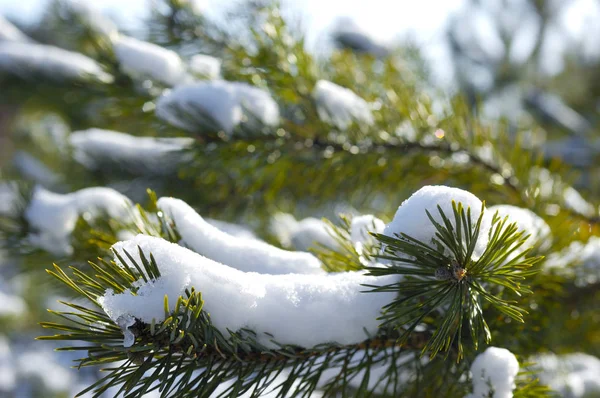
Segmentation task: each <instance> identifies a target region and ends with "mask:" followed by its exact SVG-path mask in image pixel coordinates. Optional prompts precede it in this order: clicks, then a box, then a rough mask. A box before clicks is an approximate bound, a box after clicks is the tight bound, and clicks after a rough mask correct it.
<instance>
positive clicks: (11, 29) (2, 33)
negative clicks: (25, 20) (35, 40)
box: [0, 15, 31, 42]
mask: <svg viewBox="0 0 600 398" xmlns="http://www.w3.org/2000/svg"><path fill="white" fill-rule="evenodd" d="M30 40H31V39H30V38H29V37H27V35H25V33H23V32H21V31H20V30H19V28H17V27H16V26H15V25H13V24H12V23H11V22H10V21H8V20H7V19H6V18H4V17H3V16H2V15H0V42H3V41H24V42H27V41H30Z"/></svg>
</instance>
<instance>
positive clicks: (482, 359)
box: [467, 347, 519, 398]
mask: <svg viewBox="0 0 600 398" xmlns="http://www.w3.org/2000/svg"><path fill="white" fill-rule="evenodd" d="M517 373H519V362H518V361H517V358H515V356H514V355H513V353H512V352H510V351H508V350H507V349H506V348H498V347H488V348H487V349H486V350H485V351H484V352H483V353H481V354H479V355H477V357H476V358H475V361H473V364H472V365H471V374H472V376H473V393H472V394H469V395H467V398H484V397H493V398H512V396H513V393H512V391H513V390H514V389H515V387H516V386H515V377H516V376H517Z"/></svg>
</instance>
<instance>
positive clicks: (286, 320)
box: [99, 235, 396, 347]
mask: <svg viewBox="0 0 600 398" xmlns="http://www.w3.org/2000/svg"><path fill="white" fill-rule="evenodd" d="M138 247H139V248H140V249H141V250H142V252H143V253H144V254H145V256H146V257H149V255H150V253H152V255H153V257H154V259H155V260H156V263H157V265H158V268H159V270H160V273H161V276H160V278H158V279H157V280H156V281H152V282H148V283H146V284H141V285H140V287H139V290H138V292H137V295H136V296H134V295H132V294H131V293H130V292H129V291H126V292H124V293H122V294H114V293H113V292H112V291H110V290H108V291H107V292H106V294H105V295H104V296H103V297H101V298H100V299H99V302H100V304H101V305H102V307H103V308H104V311H106V313H107V314H108V315H109V316H110V317H111V319H113V320H116V319H119V317H126V316H133V317H135V318H137V319H140V320H141V321H143V322H147V323H150V322H151V321H152V319H155V320H157V321H161V320H163V319H164V316H165V314H164V309H163V301H164V297H165V295H167V296H168V297H169V299H170V300H169V302H170V303H174V302H175V301H176V298H177V297H178V296H180V295H182V294H184V291H185V289H186V288H188V289H189V288H191V287H194V288H196V289H197V290H198V291H200V292H202V299H203V300H204V310H205V311H207V312H208V313H210V315H211V320H212V323H213V325H214V326H215V327H217V328H218V329H219V330H220V331H222V332H223V333H224V334H225V336H227V330H233V331H237V330H240V329H242V328H248V329H251V330H253V331H256V333H257V336H258V337H257V338H258V340H259V342H261V343H263V344H265V345H268V346H270V347H274V344H272V343H270V340H271V339H273V340H275V341H277V342H279V343H282V344H295V345H299V346H302V347H313V346H315V345H317V344H323V343H331V342H337V343H339V344H355V343H358V342H361V341H364V340H365V339H366V338H367V334H370V335H374V334H375V333H376V332H377V328H378V324H379V322H378V321H377V317H378V316H380V311H381V308H382V307H383V306H384V305H386V304H388V303H390V302H391V301H392V300H393V299H394V298H395V294H394V293H364V291H365V290H368V289H367V288H365V287H364V286H361V285H362V284H371V285H379V284H389V283H393V282H395V281H396V277H395V276H390V277H373V276H366V275H365V274H364V273H360V272H346V273H337V274H325V273H323V274H317V275H299V274H287V275H264V274H259V273H256V272H242V271H239V270H236V269H234V268H231V267H229V266H227V265H224V264H220V263H218V262H215V261H213V260H210V259H208V258H206V257H203V256H201V255H199V254H198V253H194V252H192V251H191V250H188V249H186V248H184V247H181V246H179V245H177V244H174V243H169V242H167V241H165V240H163V239H160V238H154V237H150V236H145V235H138V236H137V237H136V238H135V239H132V240H129V241H126V242H119V243H117V244H115V245H114V246H113V249H114V250H115V251H117V252H119V253H123V251H127V252H128V253H129V254H131V255H132V256H133V257H134V258H135V259H136V260H138V261H139V253H138ZM222 250H223V251H226V249H225V248H222ZM280 265H283V264H280ZM138 283H139V282H138ZM365 332H366V333H365ZM264 333H269V334H272V335H273V337H272V338H271V337H269V336H268V335H266V334H264Z"/></svg>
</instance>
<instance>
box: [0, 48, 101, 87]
mask: <svg viewBox="0 0 600 398" xmlns="http://www.w3.org/2000/svg"><path fill="white" fill-rule="evenodd" d="M0 72H3V73H10V74H13V75H17V76H20V77H23V78H32V77H35V76H36V75H43V76H44V77H46V78H49V79H53V80H78V81H85V80H95V81H98V82H101V83H111V82H112V81H113V77H112V76H111V75H109V74H108V73H106V72H104V71H103V70H102V67H101V66H100V64H98V63H97V62H96V61H94V60H93V59H91V58H89V57H86V56H85V55H83V54H79V53H76V52H72V51H67V50H63V49H62V48H58V47H54V46H47V45H43V44H34V43H18V42H0Z"/></svg>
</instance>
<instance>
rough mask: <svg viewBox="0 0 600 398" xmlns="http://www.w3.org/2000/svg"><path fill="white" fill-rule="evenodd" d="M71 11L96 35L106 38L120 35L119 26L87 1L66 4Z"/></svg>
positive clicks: (74, 0) (70, 0) (72, 1)
mask: <svg viewBox="0 0 600 398" xmlns="http://www.w3.org/2000/svg"><path fill="white" fill-rule="evenodd" d="M66 4H67V5H68V6H69V11H71V12H72V13H74V14H75V16H77V17H78V18H79V20H80V22H81V23H83V24H85V25H87V26H89V28H90V29H91V30H92V31H93V32H94V33H96V34H99V35H102V36H105V37H109V38H110V37H116V36H117V35H118V34H119V31H118V29H117V25H115V23H114V22H113V21H112V20H111V19H109V18H108V17H106V16H105V15H104V14H102V12H100V10H99V9H98V8H97V7H95V6H94V4H93V3H92V2H90V1H87V0H69V1H68V2H67V3H66Z"/></svg>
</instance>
